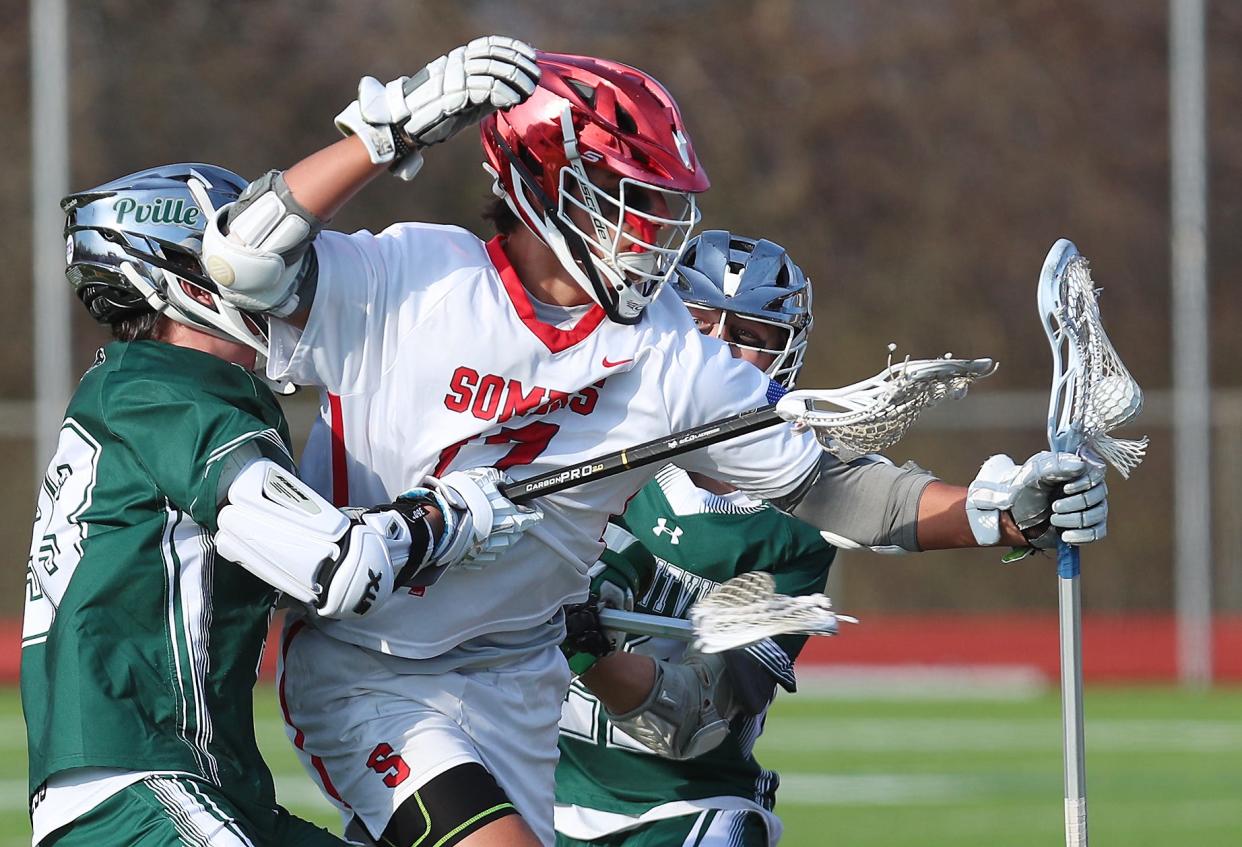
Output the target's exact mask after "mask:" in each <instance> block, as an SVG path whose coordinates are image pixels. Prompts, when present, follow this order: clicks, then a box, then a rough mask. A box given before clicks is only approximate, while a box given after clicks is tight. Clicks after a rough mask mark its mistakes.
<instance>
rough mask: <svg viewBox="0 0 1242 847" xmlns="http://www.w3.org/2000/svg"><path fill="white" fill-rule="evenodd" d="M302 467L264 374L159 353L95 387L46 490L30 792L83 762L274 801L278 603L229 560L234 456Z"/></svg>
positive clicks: (100, 372)
mask: <svg viewBox="0 0 1242 847" xmlns="http://www.w3.org/2000/svg"><path fill="white" fill-rule="evenodd" d="M242 444H254V445H257V446H258V448H259V450H260V451H261V453H262V454H263V455H266V456H267V457H268V458H270V459H272V460H273V461H276V462H279V463H280V464H282V465H284V466H285V467H286V468H289V469H292V468H293V461H292V459H291V458H290V447H289V435H288V429H287V426H286V424H285V420H284V417H283V415H282V414H281V412H280V408H279V406H278V405H277V403H276V400H275V398H274V396H273V395H272V393H271V391H270V390H269V389H268V388H267V386H266V385H264V384H263V383H262V382H261V381H260V380H259V379H258V378H257V377H256V376H254V375H253V374H251V373H249V372H248V371H246V370H244V369H242V368H240V367H238V366H236V365H232V364H228V363H227V362H224V361H223V360H221V359H218V358H216V357H215V356H211V355H209V354H207V353H202V352H199V351H196V350H189V349H186V348H183V347H175V346H172V345H169V344H164V343H160V342H155V341H135V342H131V343H113V344H110V345H108V346H107V347H106V348H105V349H104V350H103V351H101V353H100V355H99V356H98V357H97V359H96V363H95V365H94V366H93V367H92V368H91V370H90V371H88V372H87V374H86V375H85V376H84V377H83V378H82V381H81V384H80V385H79V386H78V389H77V391H76V392H75V393H74V396H73V399H72V400H71V402H70V404H69V408H68V411H67V412H66V416H65V421H64V424H63V426H62V427H61V431H60V439H59V443H58V445H57V449H56V455H55V456H54V457H53V459H52V461H51V462H50V463H49V465H48V470H47V474H46V475H45V476H44V479H43V482H42V484H41V486H40V490H39V500H38V506H37V511H36V514H35V522H34V537H33V540H32V542H31V546H30V561H29V571H28V574H27V583H26V591H27V597H26V611H25V616H24V620H23V631H22V669H21V689H22V707H23V710H24V712H25V717H26V726H27V734H28V739H29V750H30V787H31V791H32V792H34V790H35V789H36V788H37V787H38V786H39V785H41V784H42V783H43V782H44V780H45V779H47V778H48V777H49V776H51V775H53V774H55V773H58V772H60V771H63V770H67V769H70V768H81V767H100V768H113V769H122V770H131V771H155V770H158V771H177V772H183V773H188V774H192V775H196V776H199V777H201V778H203V779H205V780H208V781H210V782H213V783H215V784H217V785H227V786H229V787H230V789H232V788H236V789H239V790H240V791H241V792H243V793H244V797H245V799H246V800H248V801H254V802H262V803H265V804H267V805H274V803H275V799H274V793H273V789H272V782H271V776H270V774H269V773H268V770H267V768H266V766H265V765H264V764H263V760H262V759H261V757H260V756H259V751H258V748H257V746H256V745H255V741H254V721H253V718H252V708H251V691H252V688H253V687H254V683H255V679H256V676H257V672H258V663H259V657H260V654H261V653H262V649H263V641H264V638H265V637H266V634H267V627H268V624H269V621H270V614H271V609H272V604H273V602H274V600H275V597H276V591H275V590H274V589H272V588H271V587H269V586H268V585H266V584H265V583H263V582H262V581H260V580H259V579H257V578H256V577H254V576H252V575H251V574H250V573H248V572H247V571H245V570H243V569H242V568H241V567H240V566H238V565H236V564H234V563H232V562H229V561H227V560H224V559H220V558H218V557H217V556H216V554H215V548H214V546H213V544H212V540H211V533H213V532H214V531H215V529H216V510H217V502H216V500H217V496H216V492H217V484H218V482H219V472H220V470H221V468H222V467H223V466H224V465H225V464H227V463H226V462H222V461H221V460H222V459H223V458H224V457H225V456H227V455H228V454H229V453H230V452H231V451H232V450H233V449H235V448H236V447H238V446H240V445H242Z"/></svg>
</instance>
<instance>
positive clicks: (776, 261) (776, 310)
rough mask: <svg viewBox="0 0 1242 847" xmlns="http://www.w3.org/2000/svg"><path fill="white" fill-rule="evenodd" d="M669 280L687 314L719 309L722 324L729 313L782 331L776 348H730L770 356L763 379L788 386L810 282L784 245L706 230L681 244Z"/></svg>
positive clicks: (799, 354) (805, 328)
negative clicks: (780, 344)
mask: <svg viewBox="0 0 1242 847" xmlns="http://www.w3.org/2000/svg"><path fill="white" fill-rule="evenodd" d="M671 282H672V286H673V289H674V290H675V291H676V292H677V294H678V296H679V297H681V299H682V301H683V302H685V304H686V305H687V306H688V307H690V309H691V312H692V313H693V310H694V309H695V308H696V307H697V308H700V309H719V310H720V311H721V318H720V320H721V323H722V324H723V322H724V319H725V315H727V314H734V315H737V316H739V317H743V318H748V319H749V320H752V321H758V322H760V323H766V324H772V325H773V326H778V327H780V328H781V329H783V330H784V331H785V343H784V345H783V346H782V347H780V348H776V349H768V348H765V347H749V346H747V345H742V344H739V345H735V346H738V347H744V348H746V349H750V350H757V351H759V352H761V353H770V354H772V355H773V356H775V357H776V358H775V359H774V360H773V362H772V364H771V365H770V366H769V367H768V368H767V373H768V375H769V376H771V377H772V379H774V380H776V381H777V382H779V383H781V384H782V385H784V386H785V387H787V388H792V387H793V385H794V382H795V381H796V380H797V378H798V371H799V370H801V369H802V360H803V358H804V357H805V356H806V344H807V338H808V337H809V335H810V332H811V323H812V317H811V281H810V279H808V278H807V276H806V274H804V273H803V272H802V269H801V268H799V267H798V266H797V265H795V264H794V263H793V260H792V259H790V258H789V254H788V253H786V252H785V248H784V247H781V246H780V245H779V244H775V243H773V242H771V241H767V240H764V239H756V238H747V237H745V236H741V235H734V234H732V233H730V232H727V231H725V230H722V229H712V230H707V231H706V232H703V233H700V234H699V235H698V236H696V237H695V238H692V239H691V240H690V242H689V243H688V244H686V249H685V252H684V253H682V256H681V259H680V260H679V261H678V263H677V268H676V270H675V271H674V273H673V277H672V280H671Z"/></svg>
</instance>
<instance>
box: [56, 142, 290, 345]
mask: <svg viewBox="0 0 1242 847" xmlns="http://www.w3.org/2000/svg"><path fill="white" fill-rule="evenodd" d="M245 187H246V180H244V179H242V178H241V177H240V176H238V175H237V174H235V173H233V172H232V171H227V170H225V169H224V168H220V167H216V166H215V165H204V164H195V163H190V164H177V165H163V166H161V167H157V168H149V169H147V170H145V171H139V172H138V173H135V174H130V175H129V176H124V177H121V178H120V179H116V180H113V181H112V182H108V183H105V184H104V185H101V186H99V187H98V188H92V189H90V190H87V191H80V192H78V193H76V194H70V195H69V196H68V197H66V198H65V199H64V200H62V201H61V203H60V206H61V208H62V209H64V210H65V214H66V220H65V260H66V263H67V265H68V267H66V268H65V276H66V277H67V278H68V279H69V284H70V285H72V286H73V290H74V292H75V293H76V294H77V295H78V298H79V299H81V301H82V303H83V304H84V305H85V306H86V309H87V311H88V312H90V313H91V316H92V317H93V318H95V320H97V321H99V322H101V323H109V324H110V323H116V322H117V321H119V320H122V319H124V318H127V317H136V316H138V315H141V314H143V313H145V312H149V311H156V312H159V313H161V314H163V315H166V316H167V317H168V318H170V319H171V320H174V321H177V322H178V323H181V324H185V325H186V326H189V327H192V328H194V329H198V330H201V331H203V332H207V333H210V334H211V335H214V336H217V337H219V338H224V339H227V340H230V341H240V342H241V343H243V344H246V345H248V346H250V347H252V348H254V349H255V350H257V351H258V352H259V353H260V354H264V355H266V353H267V318H266V317H263V316H261V315H256V314H253V313H250V312H245V311H242V310H240V309H238V308H237V307H235V306H232V305H230V304H229V303H227V302H225V301H224V300H223V299H221V297H220V295H219V289H218V288H217V287H216V284H215V283H214V282H212V281H211V279H210V278H209V277H208V276H207V274H206V273H205V272H204V271H203V267H202V263H201V259H200V256H201V249H202V243H203V225H204V222H205V220H206V218H207V215H208V214H209V213H210V210H204V209H202V208H200V206H199V203H198V201H197V200H196V199H195V192H198V193H199V194H200V195H202V194H203V193H204V192H205V195H206V198H208V199H209V200H210V202H211V204H212V205H213V206H214V208H217V209H218V208H219V207H221V206H223V205H224V204H225V203H231V202H233V201H234V200H236V199H237V197H238V195H239V194H241V192H242V190H243V189H244V188H245ZM182 283H185V284H187V285H189V286H191V287H192V288H194V289H195V290H197V291H199V292H202V293H205V294H206V295H207V298H206V299H207V300H209V301H210V305H209V304H207V303H202V302H199V301H198V300H197V299H195V298H194V297H192V296H190V294H189V293H187V292H186V290H185V289H184V287H183V286H182Z"/></svg>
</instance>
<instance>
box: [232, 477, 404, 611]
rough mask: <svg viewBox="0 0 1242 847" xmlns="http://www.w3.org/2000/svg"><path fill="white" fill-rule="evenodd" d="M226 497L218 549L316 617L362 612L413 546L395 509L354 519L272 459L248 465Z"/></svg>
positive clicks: (391, 581)
mask: <svg viewBox="0 0 1242 847" xmlns="http://www.w3.org/2000/svg"><path fill="white" fill-rule="evenodd" d="M227 496H228V504H227V505H225V506H223V507H222V508H221V509H220V512H219V515H218V516H217V524H218V526H219V529H218V531H217V532H216V537H215V541H216V550H217V551H218V552H219V553H220V555H221V556H224V557H225V558H226V559H229V560H231V561H234V562H236V563H237V564H239V565H241V566H242V567H244V568H245V569H246V570H248V571H250V572H251V573H253V574H254V575H255V576H257V577H259V578H260V579H262V580H263V581H264V582H266V583H268V584H269V585H271V586H272V587H274V588H276V589H278V590H280V591H282V592H283V593H285V594H287V595H289V596H290V597H294V598H296V599H297V600H300V601H301V602H303V603H306V604H308V605H309V606H311V608H313V609H314V610H315V611H316V613H318V614H319V615H320V616H321V617H330V618H349V617H358V616H360V615H364V614H366V613H367V612H368V611H370V610H371V609H372V608H373V607H374V606H375V605H376V604H377V603H378V602H379V601H381V600H383V599H384V598H386V597H387V596H388V595H389V594H391V593H392V591H393V587H394V585H395V583H396V581H397V580H396V573H397V572H398V571H399V570H401V568H403V567H405V566H406V565H407V563H408V561H409V559H410V558H411V550H412V549H416V550H417V549H418V544H417V539H416V538H415V533H414V532H413V530H412V527H411V524H410V522H408V521H406V520H405V519H404V517H403V516H402V515H401V514H400V513H399V512H398V511H395V510H393V509H380V510H372V511H370V512H366V513H362V514H360V515H358V516H357V517H355V518H352V519H351V517H350V516H349V515H348V514H346V513H345V512H342V511H341V510H339V509H337V508H335V507H334V506H333V505H332V504H331V503H329V502H328V501H327V500H325V499H324V498H322V497H320V496H319V495H318V494H316V493H315V492H314V490H312V489H311V488H310V486H308V485H307V484H306V483H304V482H302V480H300V479H298V478H297V477H296V476H294V475H293V474H292V473H290V472H289V471H286V470H285V469H284V468H282V467H281V466H280V465H277V464H276V463H275V462H272V461H271V460H269V459H255V460H253V461H251V462H250V463H249V464H247V465H246V467H245V468H244V469H243V470H242V471H241V472H240V473H238V474H237V476H236V477H235V478H234V479H233V481H232V483H230V485H229V487H228V495H227ZM425 546H426V545H425V544H424V551H425ZM420 552H423V551H420Z"/></svg>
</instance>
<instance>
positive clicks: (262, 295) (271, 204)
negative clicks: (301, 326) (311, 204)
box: [203, 171, 323, 317]
mask: <svg viewBox="0 0 1242 847" xmlns="http://www.w3.org/2000/svg"><path fill="white" fill-rule="evenodd" d="M322 228H323V221H321V220H319V218H317V217H315V215H313V214H311V213H310V212H309V211H307V210H306V209H305V208H304V207H303V206H302V204H301V203H299V202H298V201H297V199H296V198H295V197H294V196H293V194H292V193H291V192H290V191H289V186H288V184H287V183H286V182H285V178H284V175H283V174H281V173H280V172H279V171H269V172H268V173H266V174H264V175H263V176H261V177H259V178H258V179H256V180H255V181H254V182H252V183H250V185H248V186H247V187H246V190H245V191H243V192H242V195H241V196H240V197H239V198H237V201H236V202H234V203H230V204H228V205H227V206H223V207H221V208H220V209H219V210H218V211H217V212H216V213H215V214H214V215H212V216H211V218H210V219H209V220H208V221H207V227H206V229H205V230H204V232H203V266H204V267H205V268H206V270H207V274H208V276H210V277H211V280H212V282H214V283H216V285H218V286H219V287H220V296H221V297H223V298H224V299H225V300H226V301H228V302H229V303H231V304H232V305H234V306H236V307H238V308H239V309H246V310H247V311H251V312H263V313H265V314H270V315H275V316H276V317H285V316H287V315H289V314H291V313H292V312H293V311H294V310H295V309H296V308H297V307H298V305H299V297H298V291H299V289H300V288H301V287H302V286H303V285H304V284H305V283H306V282H307V281H308V280H307V276H308V275H310V274H311V273H313V272H314V271H315V270H316V267H317V266H316V265H315V264H314V263H310V262H307V252H308V250H309V249H310V245H311V242H312V241H314V240H315V236H317V235H318V234H319V231H320V230H321V229H322Z"/></svg>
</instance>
